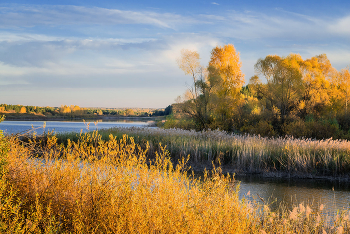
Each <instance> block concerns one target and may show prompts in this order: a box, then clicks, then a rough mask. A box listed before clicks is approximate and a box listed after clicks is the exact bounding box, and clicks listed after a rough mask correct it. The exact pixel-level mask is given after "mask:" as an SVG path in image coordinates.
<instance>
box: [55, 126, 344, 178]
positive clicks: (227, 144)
mask: <svg viewBox="0 0 350 234" xmlns="http://www.w3.org/2000/svg"><path fill="white" fill-rule="evenodd" d="M99 134H100V135H101V138H102V139H104V140H107V139H108V137H109V135H110V134H112V135H113V136H116V137H117V138H119V139H120V138H121V137H122V136H123V135H124V134H127V135H128V136H130V137H133V139H134V141H135V142H136V143H137V144H139V145H140V146H141V147H142V148H146V147H149V148H148V155H149V157H152V155H154V153H155V152H157V151H159V144H160V143H161V144H162V145H163V146H166V149H167V150H168V151H169V153H170V157H171V159H172V160H173V162H174V163H176V162H177V160H179V159H181V158H183V157H188V156H189V164H190V165H191V166H192V169H194V170H196V171H202V170H203V169H204V168H207V169H209V168H211V167H212V162H214V164H215V165H216V166H218V165H220V166H221V167H222V168H223V169H224V171H225V172H235V173H259V174H262V175H274V176H276V175H279V174H280V175H282V174H283V176H291V177H293V176H295V177H308V178H309V177H328V178H342V179H344V180H347V179H349V171H350V141H348V140H332V139H326V140H313V139H295V138H292V137H278V138H267V137H260V136H256V135H248V134H246V135H238V134H228V133H226V132H224V131H219V130H209V131H202V132H196V131H194V130H181V129H161V128H137V127H133V128H111V129H103V130H100V131H99ZM57 137H58V138H59V141H60V142H61V143H65V144H66V143H67V140H68V139H73V140H75V141H76V140H78V138H79V134H76V133H61V134H58V135H57Z"/></svg>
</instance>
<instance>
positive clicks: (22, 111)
mask: <svg viewBox="0 0 350 234" xmlns="http://www.w3.org/2000/svg"><path fill="white" fill-rule="evenodd" d="M19 113H22V114H24V113H27V109H26V108H25V107H24V106H22V107H21V110H20V111H19Z"/></svg>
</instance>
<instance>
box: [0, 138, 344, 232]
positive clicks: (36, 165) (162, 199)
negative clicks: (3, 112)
mask: <svg viewBox="0 0 350 234" xmlns="http://www.w3.org/2000/svg"><path fill="white" fill-rule="evenodd" d="M7 141H9V143H10V151H9V152H8V154H7V156H6V161H7V164H6V173H4V175H3V177H2V179H1V180H0V181H1V182H0V202H1V203H0V205H1V206H0V209H1V212H0V230H1V232H2V233H322V232H323V230H324V231H326V232H327V233H341V231H343V233H347V232H349V231H350V229H349V224H350V223H349V219H348V217H349V216H348V215H347V214H345V213H344V214H339V216H337V217H334V218H331V217H330V218H327V217H324V216H322V215H321V216H320V215H318V211H317V212H314V211H310V210H308V208H307V207H306V208H305V207H304V208H303V207H302V206H299V207H298V208H296V210H292V211H288V210H284V211H280V212H277V213H274V212H271V211H270V210H269V209H268V207H267V206H266V207H265V208H264V209H262V208H261V207H258V206H257V205H256V204H254V203H253V204H252V203H248V202H246V201H240V200H239V199H238V195H237V193H238V191H237V190H236V189H235V188H234V187H233V184H234V180H233V178H232V177H230V176H229V175H227V176H225V175H223V174H222V173H221V171H220V169H214V170H213V171H211V172H206V173H205V176H204V178H201V179H200V180H199V179H195V178H193V177H189V176H187V169H186V166H185V165H186V160H184V159H183V160H182V161H180V162H179V163H178V164H177V166H176V167H175V168H174V166H173V164H172V163H171V160H170V158H169V154H168V152H167V151H166V150H165V149H164V148H162V147H160V152H159V153H156V155H155V157H154V159H153V160H152V161H148V160H147V158H146V155H147V150H148V148H147V147H146V149H141V147H140V146H138V145H137V144H135V142H134V140H133V138H128V137H127V136H126V135H124V136H123V137H122V138H121V139H119V140H117V138H116V137H114V136H112V135H110V136H109V139H108V140H106V141H105V140H102V138H101V136H100V135H99V134H98V133H97V132H94V133H88V134H82V135H81V136H80V138H79V140H77V141H76V142H72V141H68V142H67V145H66V146H64V145H59V144H57V138H56V137H55V136H49V137H48V140H47V142H45V143H42V142H38V141H37V140H36V139H35V138H34V139H33V140H32V142H29V143H23V142H20V141H19V140H18V139H16V138H8V139H7ZM38 156H39V157H38ZM3 157H5V156H3Z"/></svg>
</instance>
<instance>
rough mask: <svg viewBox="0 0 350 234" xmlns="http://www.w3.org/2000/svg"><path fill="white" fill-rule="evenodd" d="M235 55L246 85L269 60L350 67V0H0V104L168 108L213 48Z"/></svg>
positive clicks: (340, 67)
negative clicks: (184, 58) (189, 56)
mask: <svg viewBox="0 0 350 234" xmlns="http://www.w3.org/2000/svg"><path fill="white" fill-rule="evenodd" d="M228 43H230V44H233V45H234V46H235V48H236V50H237V51H239V52H240V57H241V61H242V70H243V73H244V74H245V78H246V80H247V81H248V80H249V78H250V77H251V76H252V75H254V64H255V63H256V61H257V60H258V59H259V58H263V57H265V56H266V55H268V54H278V55H280V56H287V55H288V54H290V53H298V54H300V55H301V56H302V57H303V58H304V59H306V58H310V57H312V56H315V55H319V54H323V53H325V54H327V56H328V58H329V59H330V61H331V63H332V64H333V66H334V67H335V68H336V69H339V70H340V69H342V68H345V67H346V66H348V65H350V1H325V0H323V1H322V0H318V1H313V0H312V1H305V0H304V1H299V0H298V1H255V0H246V1H232V0H231V1H229V0H222V1H219V0H218V1H215V2H214V1H206V0H196V1H189V0H187V1H164V0H163V1H158V0H153V1H136V0H129V1H92V0H88V1H83V0H73V1H72V0H70V1H68V0H62V1H48V0H45V1H44V0H33V1H28V0H27V1H24V0H22V1H16V0H12V1H8V2H6V1H0V103H7V104H23V105H39V106H60V105H61V104H65V105H72V104H73V105H79V106H83V107H93V106H100V107H151V108H159V107H166V106H167V105H169V104H171V103H173V102H174V100H175V99H176V97H177V96H179V95H181V94H182V93H183V92H184V91H185V90H186V88H187V87H188V85H189V84H190V83H191V78H190V77H188V76H185V75H184V74H183V72H182V71H181V70H180V69H179V68H178V67H177V63H176V59H177V58H178V57H179V56H180V51H181V49H183V48H186V49H193V50H197V51H198V52H199V53H200V55H201V62H202V65H207V64H208V61H209V58H210V51H211V50H212V48H214V47H215V46H217V45H224V44H228Z"/></svg>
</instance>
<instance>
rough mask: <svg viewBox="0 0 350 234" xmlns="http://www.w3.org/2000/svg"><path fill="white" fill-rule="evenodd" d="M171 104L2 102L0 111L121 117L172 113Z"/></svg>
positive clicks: (6, 112)
mask: <svg viewBox="0 0 350 234" xmlns="http://www.w3.org/2000/svg"><path fill="white" fill-rule="evenodd" d="M171 109H172V108H171V106H168V107H166V108H165V109H147V108H120V109H112V108H110V109H109V108H82V107H79V106H77V105H71V106H67V105H61V106H60V107H40V106H23V105H8V104H0V113H5V114H32V115H41V116H46V117H50V116H68V117H77V116H86V117H89V116H120V117H151V116H152V117H155V116H165V115H169V114H170V113H171Z"/></svg>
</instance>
